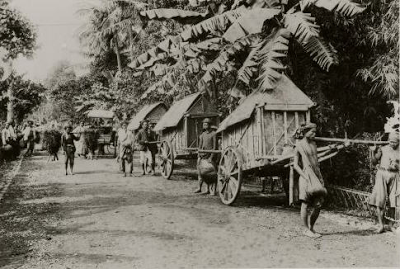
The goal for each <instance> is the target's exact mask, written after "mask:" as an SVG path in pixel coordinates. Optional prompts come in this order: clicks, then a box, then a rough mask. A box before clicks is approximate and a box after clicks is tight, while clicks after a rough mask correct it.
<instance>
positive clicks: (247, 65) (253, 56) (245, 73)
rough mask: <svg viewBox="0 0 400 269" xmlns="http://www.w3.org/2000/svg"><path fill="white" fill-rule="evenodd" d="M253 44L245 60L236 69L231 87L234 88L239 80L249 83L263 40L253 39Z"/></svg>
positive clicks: (263, 43) (256, 64)
mask: <svg viewBox="0 0 400 269" xmlns="http://www.w3.org/2000/svg"><path fill="white" fill-rule="evenodd" d="M254 43H255V45H254V46H252V49H251V51H250V53H249V55H248V56H247V58H246V60H245V61H244V62H243V64H242V66H241V67H240V69H239V70H238V74H237V81H236V83H235V86H234V87H233V88H236V86H237V84H238V82H239V81H241V82H243V83H244V84H246V85H249V83H250V79H251V78H252V77H253V75H254V73H255V72H256V71H257V70H258V64H259V59H258V57H257V55H258V53H259V51H260V49H262V48H263V46H264V45H265V41H261V40H260V39H257V40H255V42H254Z"/></svg>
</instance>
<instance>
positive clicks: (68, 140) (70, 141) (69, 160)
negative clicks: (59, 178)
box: [61, 124, 79, 176]
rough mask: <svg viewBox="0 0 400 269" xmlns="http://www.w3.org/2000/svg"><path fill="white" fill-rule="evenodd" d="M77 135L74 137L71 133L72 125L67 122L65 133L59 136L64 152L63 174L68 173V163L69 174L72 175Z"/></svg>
mask: <svg viewBox="0 0 400 269" xmlns="http://www.w3.org/2000/svg"><path fill="white" fill-rule="evenodd" d="M78 140H79V137H76V136H75V135H74V134H73V133H72V125H70V124H67V125H66V126H65V133H64V134H63V135H62V137H61V145H62V147H63V150H64V152H65V175H66V176H67V175H68V164H69V168H70V171H71V175H74V160H75V151H76V147H75V143H74V141H78Z"/></svg>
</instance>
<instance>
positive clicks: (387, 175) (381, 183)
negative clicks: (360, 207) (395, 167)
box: [368, 169, 399, 208]
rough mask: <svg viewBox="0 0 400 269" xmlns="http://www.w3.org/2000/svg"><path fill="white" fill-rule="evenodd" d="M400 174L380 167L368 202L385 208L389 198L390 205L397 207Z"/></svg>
mask: <svg viewBox="0 0 400 269" xmlns="http://www.w3.org/2000/svg"><path fill="white" fill-rule="evenodd" d="M398 180H399V174H398V173H396V172H390V171H385V170H381V169H379V170H378V171H377V172H376V177H375V185H374V188H373V190H372V193H371V195H370V197H369V201H368V203H369V204H370V205H372V206H377V207H380V208H384V207H385V205H386V199H388V198H389V206H390V207H395V204H396V202H395V199H396V188H395V186H396V185H397V184H398V182H397V181H398Z"/></svg>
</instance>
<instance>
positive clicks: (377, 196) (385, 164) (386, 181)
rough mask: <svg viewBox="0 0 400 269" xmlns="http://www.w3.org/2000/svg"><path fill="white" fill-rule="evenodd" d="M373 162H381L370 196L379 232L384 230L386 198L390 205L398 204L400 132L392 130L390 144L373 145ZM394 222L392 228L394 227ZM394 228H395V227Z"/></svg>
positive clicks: (391, 206)
mask: <svg viewBox="0 0 400 269" xmlns="http://www.w3.org/2000/svg"><path fill="white" fill-rule="evenodd" d="M371 150H373V154H372V162H373V163H374V164H377V163H378V162H379V166H378V171H377V172H376V177H375V185H374V188H373V190H372V194H371V196H370V197H369V204H370V205H371V206H373V207H375V208H376V213H377V216H378V221H379V227H378V229H377V230H376V232H377V233H383V232H384V216H385V207H386V199H387V198H389V207H390V208H393V207H395V205H396V195H399V194H398V193H397V192H398V191H399V184H400V183H399V161H400V152H399V133H397V132H392V133H390V134H389V145H386V146H384V147H382V148H379V149H377V148H376V146H374V147H372V148H371ZM392 225H393V223H390V228H391V229H393V226H392ZM393 230H394V229H393Z"/></svg>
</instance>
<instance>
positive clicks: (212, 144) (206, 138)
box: [195, 118, 217, 194]
mask: <svg viewBox="0 0 400 269" xmlns="http://www.w3.org/2000/svg"><path fill="white" fill-rule="evenodd" d="M203 129H204V131H203V133H202V134H201V135H200V137H199V149H200V150H201V149H204V150H216V149H217V137H216V133H215V131H214V130H213V129H212V128H211V120H210V119H209V118H205V119H204V120H203ZM214 159H215V154H214V153H206V152H202V153H199V155H198V159H197V178H198V182H199V188H198V189H197V190H196V191H195V193H201V187H202V186H203V178H202V175H201V173H200V168H199V165H200V162H201V160H207V161H208V162H209V163H210V164H212V165H213V166H214V167H216V164H215V161H214ZM214 192H215V189H214V190H213V193H212V194H214ZM209 193H210V185H209V184H207V192H206V194H209Z"/></svg>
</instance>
